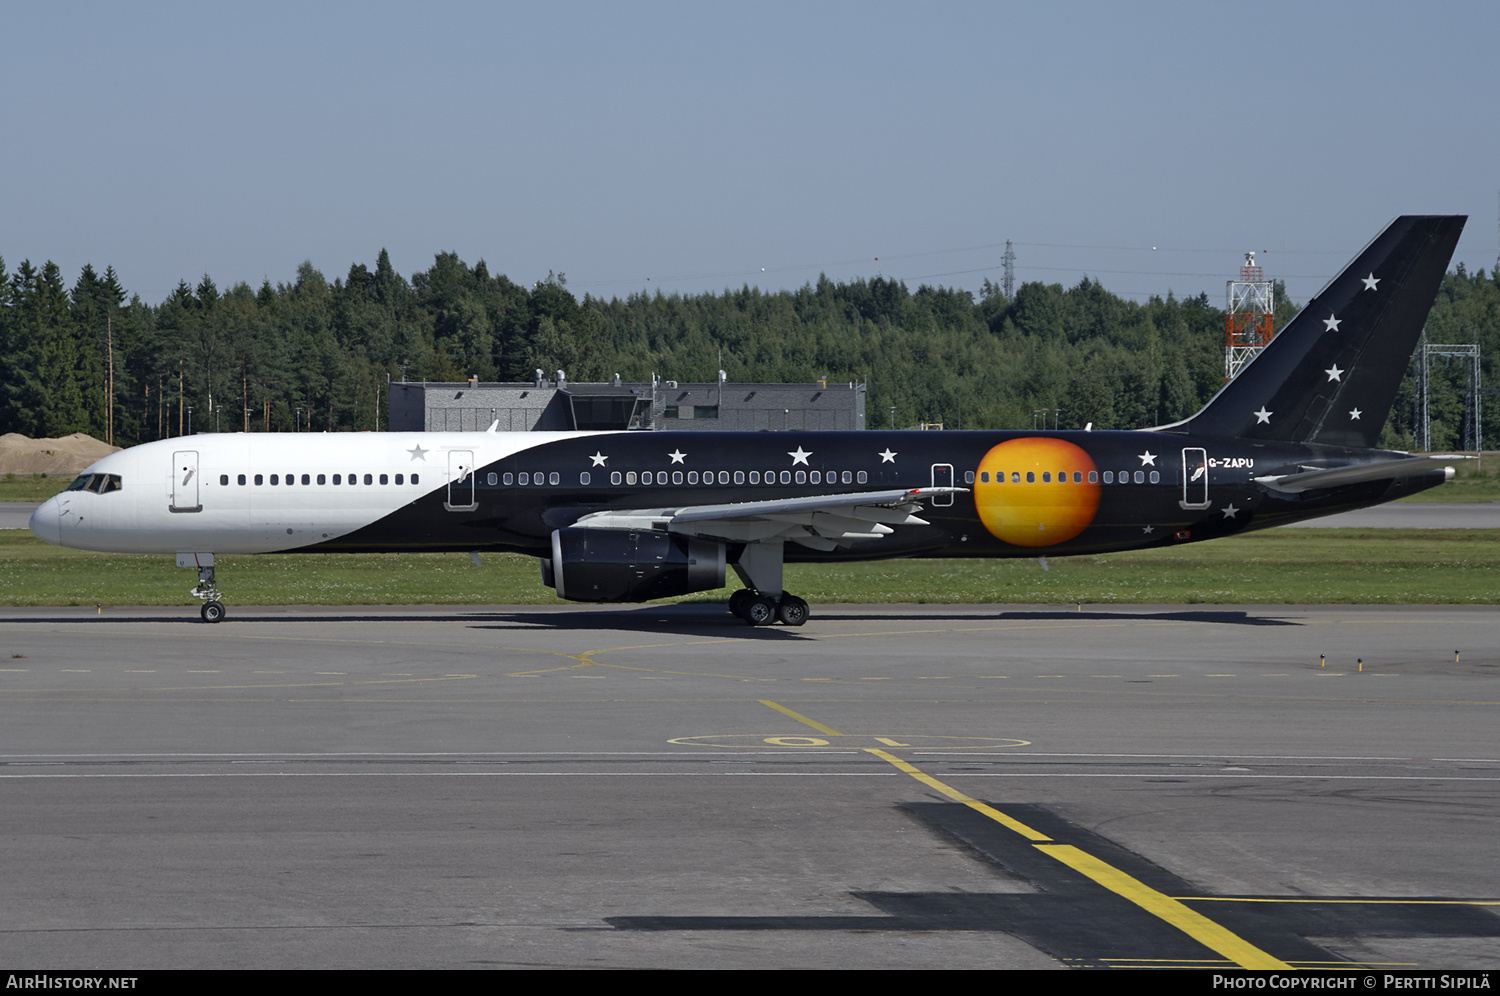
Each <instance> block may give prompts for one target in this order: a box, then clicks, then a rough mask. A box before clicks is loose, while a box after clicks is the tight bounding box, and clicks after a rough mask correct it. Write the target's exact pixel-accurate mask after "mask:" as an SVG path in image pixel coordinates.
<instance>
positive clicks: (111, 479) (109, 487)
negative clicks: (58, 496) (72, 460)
mask: <svg viewBox="0 0 1500 996" xmlns="http://www.w3.org/2000/svg"><path fill="white" fill-rule="evenodd" d="M120 488H121V482H120V475H119V474H80V475H79V476H78V477H77V478H76V479H74V481H73V483H72V484H69V485H68V490H69V491H92V492H94V494H96V495H107V494H109V493H110V492H111V491H119V490H120Z"/></svg>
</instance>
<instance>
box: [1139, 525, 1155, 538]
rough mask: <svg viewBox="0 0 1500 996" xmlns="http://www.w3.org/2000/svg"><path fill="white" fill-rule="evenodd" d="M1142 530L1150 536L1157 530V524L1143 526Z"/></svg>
mask: <svg viewBox="0 0 1500 996" xmlns="http://www.w3.org/2000/svg"><path fill="white" fill-rule="evenodd" d="M1141 532H1143V533H1145V534H1146V535H1147V536H1150V535H1151V534H1152V533H1154V532H1156V527H1155V526H1143V527H1142V528H1141Z"/></svg>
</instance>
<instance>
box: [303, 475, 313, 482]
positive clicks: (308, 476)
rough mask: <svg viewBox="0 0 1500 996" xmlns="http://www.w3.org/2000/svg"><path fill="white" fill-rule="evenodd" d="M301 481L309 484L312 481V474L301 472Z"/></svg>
mask: <svg viewBox="0 0 1500 996" xmlns="http://www.w3.org/2000/svg"><path fill="white" fill-rule="evenodd" d="M302 483H303V484H311V483H312V476H311V475H310V474H303V475H302Z"/></svg>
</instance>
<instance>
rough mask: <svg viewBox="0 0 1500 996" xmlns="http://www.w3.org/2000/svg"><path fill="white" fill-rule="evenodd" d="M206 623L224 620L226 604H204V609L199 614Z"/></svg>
mask: <svg viewBox="0 0 1500 996" xmlns="http://www.w3.org/2000/svg"><path fill="white" fill-rule="evenodd" d="M199 614H200V615H202V616H203V621H204V622H206V623H216V622H218V621H219V620H221V619H223V618H224V603H223V602H215V601H207V602H204V603H203V609H202V611H201V612H200V613H199Z"/></svg>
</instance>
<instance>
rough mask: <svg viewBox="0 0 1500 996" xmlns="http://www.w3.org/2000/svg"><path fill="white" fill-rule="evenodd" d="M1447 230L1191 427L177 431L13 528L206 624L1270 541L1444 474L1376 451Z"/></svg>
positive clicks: (764, 587) (1447, 222)
mask: <svg viewBox="0 0 1500 996" xmlns="http://www.w3.org/2000/svg"><path fill="white" fill-rule="evenodd" d="M1463 221H1464V219H1462V218H1445V217H1405V218H1398V219H1397V220H1396V221H1394V222H1392V223H1391V225H1390V226H1388V227H1387V228H1386V229H1385V230H1384V231H1383V232H1382V233H1381V234H1380V235H1379V236H1377V237H1376V239H1375V240H1373V241H1372V242H1371V243H1370V245H1369V246H1367V247H1366V248H1365V249H1364V250H1363V251H1362V252H1361V253H1360V254H1359V255H1358V256H1357V257H1356V258H1355V259H1354V260H1353V261H1352V262H1351V263H1350V265H1349V266H1348V267H1346V268H1345V269H1344V271H1343V272H1342V273H1340V274H1339V275H1338V276H1337V277H1335V278H1334V279H1333V280H1332V281H1330V283H1329V284H1328V286H1327V287H1326V288H1324V290H1323V291H1322V292H1321V293H1320V294H1319V295H1317V296H1315V297H1314V298H1313V299H1312V300H1311V301H1309V302H1308V304H1307V306H1306V307H1305V308H1304V309H1303V311H1302V312H1301V313H1300V314H1299V315H1298V316H1297V317H1296V318H1295V319H1293V320H1292V322H1291V323H1289V324H1288V325H1287V327H1286V328H1285V329H1284V330H1283V331H1282V332H1281V333H1280V334H1279V335H1278V336H1277V337H1276V338H1275V339H1274V340H1273V341H1272V342H1271V344H1270V345H1269V346H1267V347H1266V348H1265V349H1264V350H1263V351H1262V353H1261V354H1260V355H1259V356H1257V357H1256V359H1255V360H1254V361H1253V362H1252V363H1250V364H1249V365H1248V366H1247V367H1246V368H1245V369H1244V370H1243V371H1242V372H1241V373H1240V374H1239V375H1238V376H1237V377H1236V378H1235V379H1234V380H1233V381H1231V382H1229V383H1228V384H1227V385H1225V387H1224V388H1223V389H1222V390H1221V391H1220V392H1219V393H1218V394H1217V395H1216V396H1215V397H1214V398H1213V400H1211V401H1210V402H1209V403H1208V405H1207V406H1205V407H1204V409H1203V410H1202V411H1200V412H1199V413H1198V414H1197V415H1195V416H1193V417H1192V418H1191V419H1188V420H1186V421H1184V422H1182V423H1177V424H1174V425H1170V426H1162V427H1159V428H1156V429H1149V430H1140V431H1113V432H1090V431H1072V432H1052V433H1045V432H1044V433H1036V432H881V431H865V432H822V433H819V432H725V433H713V432H710V433H682V432H677V433H674V432H650V431H647V432H641V431H635V432H572V433H541V432H539V433H500V432H479V433H348V434H266V433H245V434H229V435H197V436H189V437H183V438H179V439H172V440H163V441H159V442H155V443H148V444H145V445H142V446H137V447H134V448H132V449H129V450H125V451H122V452H119V453H115V454H112V455H110V456H108V457H105V458H104V459H102V460H99V461H98V462H96V463H95V464H94V465H92V466H91V467H90V468H89V469H88V471H86V472H85V473H84V474H83V475H81V476H80V477H79V478H78V480H77V481H75V482H74V485H73V486H72V487H71V488H70V489H69V490H68V491H66V492H64V493H63V494H61V495H58V496H57V497H55V498H53V499H51V500H49V501H48V502H46V503H45V504H43V505H42V506H41V507H40V508H39V509H38V510H37V511H36V513H35V515H34V516H33V518H32V522H31V527H32V530H33V532H35V533H36V534H37V535H38V536H40V537H41V538H43V539H45V540H47V541H49V542H52V543H57V544H61V545H63V546H70V547H77V548H81V549H89V550H102V551H110V552H117V553H169V554H170V553H175V554H179V555H191V556H193V557H194V558H195V561H194V562H195V563H197V564H198V565H199V566H200V578H202V579H204V581H205V583H206V585H207V587H204V586H203V585H200V590H199V591H198V594H199V595H200V597H205V598H209V599H211V601H210V603H209V604H210V606H211V605H217V606H218V608H217V615H213V618H214V619H215V620H216V619H217V618H219V617H221V616H222V612H223V606H222V605H221V604H219V603H218V602H217V600H216V596H217V589H216V588H214V587H213V575H212V563H213V561H212V555H215V554H242V553H274V552H311V551H321V552H339V551H348V552H375V551H385V552H400V551H465V552H476V553H477V552H482V551H511V552H516V553H522V554H528V555H531V556H535V557H537V558H538V559H539V560H540V561H541V565H542V577H543V579H544V581H545V582H546V583H547V584H549V585H551V586H553V587H554V588H555V589H556V590H557V592H558V594H559V595H561V596H563V597H566V598H570V599H579V600H584V601H639V600H644V599H649V598H655V597H660V596H664V595H674V594H685V593H688V592H692V591H704V590H710V589H713V588H716V587H719V586H721V585H722V584H723V583H724V577H725V571H726V568H727V567H732V568H733V569H734V570H735V572H736V573H738V574H739V575H740V577H741V579H742V580H744V581H745V583H746V587H747V592H749V595H748V596H746V597H748V598H750V601H748V602H747V601H745V598H741V599H740V601H739V607H738V608H736V611H737V612H738V613H740V614H741V615H742V616H744V617H745V618H747V620H748V621H751V622H764V621H769V619H768V618H767V613H770V614H771V616H773V617H774V616H775V615H776V613H778V612H780V618H782V620H783V621H785V622H793V623H796V622H800V621H801V619H803V618H805V616H806V610H807V606H806V603H805V602H801V600H800V599H796V598H795V596H790V595H785V594H784V593H783V591H782V588H781V581H782V564H783V562H784V561H785V560H814V561H831V560H849V559H875V558H883V557H902V556H933V557H1037V556H1048V555H1059V556H1061V555H1068V554H1081V553H1096V552H1108V551H1115V550H1126V549H1134V548H1140V547H1147V546H1156V545H1163V544H1172V543H1182V542H1193V541H1198V540H1202V539H1210V538H1213V537H1216V536H1224V535H1228V534H1231V533H1236V532H1240V531H1243V530H1246V529H1255V528H1263V527H1266V526H1271V525H1280V524H1284V523H1287V522H1292V521H1296V520H1298V519H1306V518H1310V517H1313V516H1318V515H1326V514H1329V513H1332V512H1338V511H1343V510H1346V509H1349V508H1357V507H1362V506H1365V505H1371V504H1375V503H1378V502H1382V501H1388V500H1390V499H1392V498H1396V497H1400V496H1402V495H1405V494H1410V493H1412V492H1414V491H1418V490H1421V489H1423V488H1427V487H1432V486H1433V485H1435V484H1439V483H1441V482H1442V481H1444V480H1446V479H1447V478H1448V477H1449V476H1451V474H1452V470H1451V469H1450V468H1448V467H1446V466H1445V464H1446V463H1448V462H1451V458H1446V457H1412V456H1409V455H1408V454H1404V453H1399V452H1393V451H1389V450H1382V449H1378V448H1376V441H1377V439H1378V436H1379V432H1380V428H1381V426H1383V425H1384V423H1385V420H1386V416H1387V415H1388V413H1389V412H1390V408H1391V404H1392V402H1393V400H1394V397H1395V393H1396V388H1397V386H1398V385H1399V383H1400V380H1401V377H1402V374H1403V372H1404V370H1405V367H1406V363H1407V360H1408V358H1409V357H1410V355H1411V351H1412V347H1413V345H1414V343H1415V341H1416V337H1417V335H1418V334H1419V333H1420V331H1421V327H1422V323H1423V321H1424V320H1425V318H1426V315H1427V312H1428V310H1429V309H1430V307H1431V304H1432V301H1433V298H1434V296H1435V294H1436V292H1437V287H1438V284H1439V282H1440V281H1441V279H1442V275H1443V272H1444V270H1445V269H1446V266H1447V262H1448V260H1449V258H1450V257H1451V255H1452V251H1453V247H1454V245H1455V244H1456V243H1457V239H1458V235H1459V232H1460V231H1461V230H1462V227H1463ZM180 559H181V557H180ZM205 564H207V565H208V566H207V567H206V571H207V573H206V574H205V568H204V566H203V565H205ZM734 604H735V603H734V601H733V600H732V602H731V605H732V607H733V606H734ZM208 608H209V607H208V606H206V607H205V618H210V615H211V613H209V612H208ZM742 610H743V611H742Z"/></svg>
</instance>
